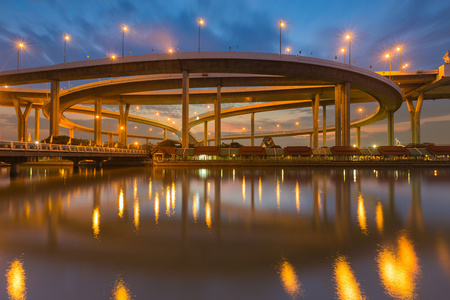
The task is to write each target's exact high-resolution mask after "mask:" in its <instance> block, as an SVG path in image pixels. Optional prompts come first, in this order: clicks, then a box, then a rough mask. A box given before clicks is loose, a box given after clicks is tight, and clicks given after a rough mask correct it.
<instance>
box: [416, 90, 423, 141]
mask: <svg viewBox="0 0 450 300" xmlns="http://www.w3.org/2000/svg"><path fill="white" fill-rule="evenodd" d="M422 104H423V92H420V93H419V97H418V98H417V104H416V109H415V112H414V125H415V126H414V127H415V130H416V144H420V113H421V112H422Z"/></svg>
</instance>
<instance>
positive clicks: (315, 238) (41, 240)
mask: <svg viewBox="0 0 450 300" xmlns="http://www.w3.org/2000/svg"><path fill="white" fill-rule="evenodd" d="M29 174H30V172H26V173H25V175H26V176H25V178H22V177H18V178H16V179H14V180H11V181H10V182H9V183H8V184H6V185H4V186H3V187H0V193H1V195H2V198H1V199H0V220H1V221H0V237H2V242H1V243H0V269H1V270H3V272H4V274H7V275H6V278H7V280H6V281H7V282H4V283H3V286H5V289H4V290H3V291H2V290H0V298H6V297H8V296H9V297H10V298H11V299H25V298H30V299H46V298H45V296H44V295H45V291H47V290H49V289H50V288H53V289H54V291H53V290H52V292H53V293H55V297H56V298H60V299H98V298H102V297H104V295H107V294H111V286H112V282H114V278H118V279H117V280H116V281H115V285H114V289H113V292H112V295H113V296H112V297H114V298H115V299H131V298H130V297H132V296H131V293H130V290H129V287H132V290H133V291H132V293H133V297H134V295H136V298H139V299H140V298H148V296H149V295H152V297H155V298H168V299H171V298H196V299H231V298H233V299H249V298H257V299H283V298H284V299H291V298H307V299H318V298H320V299H332V298H335V297H336V296H337V297H339V298H341V299H350V298H356V299H360V298H364V297H367V298H371V299H376V298H383V297H386V296H387V297H391V298H396V299H414V298H436V299H438V298H445V295H447V294H448V293H450V287H449V285H448V282H449V281H450V246H449V245H450V234H449V232H450V221H449V219H448V211H450V203H449V201H448V200H447V195H448V194H449V192H450V188H449V186H448V182H449V179H450V171H449V170H447V169H439V170H438V171H435V170H434V169H432V170H427V169H424V170H416V169H412V170H407V169H405V170H402V169H399V170H389V169H378V170H370V169H361V170H359V169H347V170H345V169H324V168H322V169H294V168H286V169H284V170H281V169H276V168H260V169H257V168H253V169H252V168H250V169H249V168H246V169H240V168H234V169H226V168H225V169H202V170H201V171H200V170H197V169H171V168H166V169H158V168H153V169H152V168H142V169H130V170H127V171H123V170H104V171H103V172H99V171H94V170H89V169H86V170H84V169H83V170H82V171H80V172H79V173H77V174H73V173H72V170H71V169H64V171H61V170H58V169H56V170H55V169H42V168H36V167H33V171H32V173H31V174H32V177H31V178H30V176H29ZM1 181H2V182H3V183H5V182H8V181H7V180H3V179H2V180H1ZM100 213H101V215H100ZM16 257H23V258H24V259H26V262H27V265H26V266H23V262H22V260H18V261H17V262H16V260H15V258H16ZM282 257H286V258H289V261H288V260H287V259H281V262H280V258H282ZM332 257H335V258H336V259H332ZM11 261H14V263H11V265H8V264H7V262H11ZM44 262H45V263H44ZM44 264H45V268H42V267H38V266H39V265H44ZM13 266H14V268H13ZM274 266H276V268H275V269H274ZM25 269H26V270H27V278H26V279H27V280H26V283H27V286H28V289H26V288H25V271H24V270H25ZM12 270H16V271H14V272H13V273H11V272H12ZM17 270H19V271H20V270H21V272H22V273H20V272H18V271H17ZM58 272H62V273H61V274H60V275H61V276H56V275H53V274H59V273H58ZM118 272H120V273H121V274H123V276H124V277H121V276H119V277H116V274H117V273H118ZM8 274H16V275H8ZM17 274H22V275H21V276H17ZM64 274H71V276H70V278H66V277H65V276H64ZM241 274H243V275H241ZM9 278H13V279H11V280H10V279H9ZM20 278H21V280H22V281H21V280H19V279H20ZM122 278H127V283H126V284H125V282H124V281H123V279H122ZM331 278H333V280H331ZM300 279H301V282H300ZM67 280H68V281H67ZM212 281H213V282H214V284H213V285H211V282H212ZM17 282H23V285H22V287H23V288H22V294H20V293H16V295H19V296H17V298H13V296H12V292H11V291H12V290H17V291H19V290H20V288H17V287H20V284H18V283H17ZM38 282H39V283H41V282H44V284H38ZM45 282H47V285H46V284H45ZM50 282H51V284H50ZM68 282H70V284H68ZM10 286H14V287H15V288H14V289H12V290H10ZM188 286H189V287H188ZM1 287H2V285H0V288H1ZM30 287H33V288H30ZM173 287H178V288H177V289H176V288H173ZM192 287H195V288H192ZM436 287H439V288H436ZM248 291H252V294H251V296H249V294H248ZM20 295H23V296H20ZM67 295H71V296H72V298H70V297H67ZM119 296H120V297H125V298H120V297H119ZM14 297H16V296H14ZM20 297H22V298H20ZM127 297H128V298H127Z"/></svg>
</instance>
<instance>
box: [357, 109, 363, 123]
mask: <svg viewBox="0 0 450 300" xmlns="http://www.w3.org/2000/svg"><path fill="white" fill-rule="evenodd" d="M358 111H359V113H360V114H361V120H362V112H363V109H362V108H359V109H358Z"/></svg>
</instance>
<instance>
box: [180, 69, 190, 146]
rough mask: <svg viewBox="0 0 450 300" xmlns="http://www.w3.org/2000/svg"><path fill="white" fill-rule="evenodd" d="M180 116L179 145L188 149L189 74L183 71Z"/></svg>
mask: <svg viewBox="0 0 450 300" xmlns="http://www.w3.org/2000/svg"><path fill="white" fill-rule="evenodd" d="M181 98H182V115H181V119H182V120H181V144H182V147H183V148H188V147H189V72H188V71H187V70H183V81H182V97H181Z"/></svg>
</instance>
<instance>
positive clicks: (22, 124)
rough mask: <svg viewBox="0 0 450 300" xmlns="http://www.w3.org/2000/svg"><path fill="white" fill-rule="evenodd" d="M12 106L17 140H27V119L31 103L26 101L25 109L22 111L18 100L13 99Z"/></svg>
mask: <svg viewBox="0 0 450 300" xmlns="http://www.w3.org/2000/svg"><path fill="white" fill-rule="evenodd" d="M13 104H14V108H15V110H16V115H17V140H18V141H19V142H26V140H27V121H28V116H29V115H30V111H31V105H32V104H31V103H28V104H27V106H26V108H25V111H24V112H23V113H22V109H21V108H20V103H19V100H17V99H13Z"/></svg>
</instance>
